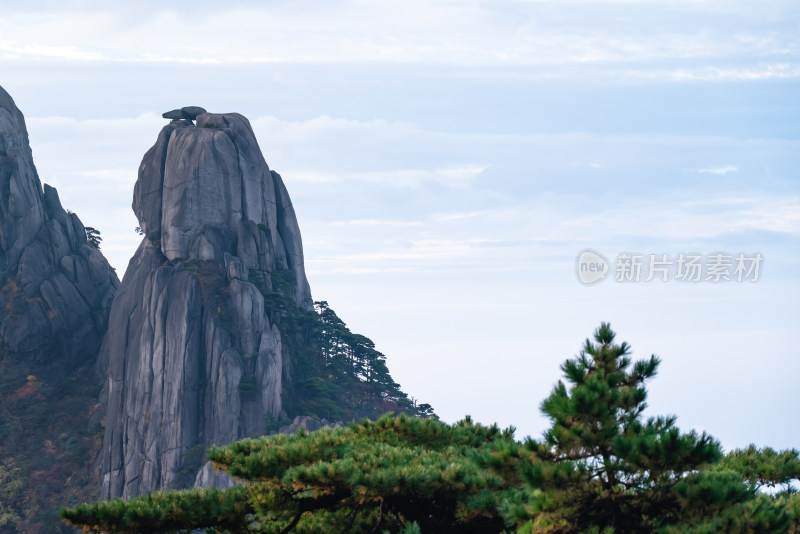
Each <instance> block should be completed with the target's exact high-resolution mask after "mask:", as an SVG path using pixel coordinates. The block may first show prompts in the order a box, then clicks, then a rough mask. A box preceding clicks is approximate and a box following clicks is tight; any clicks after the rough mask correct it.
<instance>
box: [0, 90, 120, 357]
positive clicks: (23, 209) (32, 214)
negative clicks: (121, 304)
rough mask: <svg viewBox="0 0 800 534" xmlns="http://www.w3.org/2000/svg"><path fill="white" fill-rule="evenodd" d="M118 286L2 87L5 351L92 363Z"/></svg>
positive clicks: (0, 274)
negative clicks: (37, 163) (37, 159)
mask: <svg viewBox="0 0 800 534" xmlns="http://www.w3.org/2000/svg"><path fill="white" fill-rule="evenodd" d="M118 284H119V281H118V279H117V275H116V273H115V272H114V270H113V269H112V268H111V267H110V266H109V264H108V262H107V261H106V259H105V258H104V257H103V255H102V254H101V253H100V251H99V250H98V249H97V248H95V247H93V246H92V245H91V244H90V243H88V242H87V240H86V230H85V228H84V226H83V224H82V223H81V221H80V219H79V218H78V216H77V215H76V214H74V213H70V212H68V211H66V210H64V208H63V207H62V206H61V202H60V200H59V198H58V192H57V191H56V190H55V189H54V188H52V187H50V186H48V185H46V184H45V186H44V189H43V188H42V185H41V182H40V181H39V176H38V174H37V172H36V167H34V164H33V157H32V154H31V149H30V146H29V144H28V132H27V129H26V127H25V119H24V118H23V116H22V113H21V112H20V111H19V109H17V107H16V105H15V104H14V101H13V100H12V98H11V96H9V94H8V93H7V92H6V91H5V90H4V89H3V88H2V87H0V357H3V356H9V357H12V358H15V359H21V360H27V361H30V362H32V363H35V364H53V363H58V364H59V365H62V364H63V365H66V366H67V368H69V367H74V366H78V365H81V364H85V363H87V362H91V361H92V360H93V359H94V358H95V357H96V355H97V351H98V349H99V347H100V343H101V340H102V338H103V335H104V334H105V332H106V329H107V326H108V317H109V312H110V309H111V303H112V300H113V298H114V294H115V292H116V289H117V286H118Z"/></svg>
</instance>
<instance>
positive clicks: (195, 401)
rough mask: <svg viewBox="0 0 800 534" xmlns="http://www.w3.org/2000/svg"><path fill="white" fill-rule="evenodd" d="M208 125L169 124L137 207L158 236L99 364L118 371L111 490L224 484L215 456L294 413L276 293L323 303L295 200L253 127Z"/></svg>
mask: <svg viewBox="0 0 800 534" xmlns="http://www.w3.org/2000/svg"><path fill="white" fill-rule="evenodd" d="M185 109H188V108H184V110H185ZM192 109H197V108H192ZM200 111H202V110H200ZM174 113H177V114H178V115H179V114H180V112H179V110H176V112H174ZM170 116H176V115H170ZM190 117H191V118H195V114H194V113H193V114H192V115H191V116H190ZM196 120H197V123H196V124H194V123H193V122H192V120H187V119H176V120H173V121H172V122H171V123H170V124H168V125H167V126H165V127H164V128H163V129H162V131H161V133H160V134H159V136H158V139H157V141H156V144H155V145H154V146H153V147H152V148H151V149H150V150H149V151H148V152H147V153H146V154H145V156H144V159H143V161H142V164H141V166H140V168H139V178H138V181H137V183H136V187H135V190H134V200H133V209H134V211H135V213H136V215H137V217H138V218H139V223H140V225H141V228H142V230H143V232H144V234H145V238H144V240H143V241H142V243H141V245H140V246H139V249H138V250H137V252H136V254H135V256H134V257H133V259H132V260H131V261H130V264H129V266H128V270H127V271H126V273H125V277H124V279H123V281H122V284H121V285H120V287H119V291H118V293H117V297H116V299H115V300H114V304H113V307H112V310H111V318H110V327H109V333H108V336H107V337H106V339H105V341H104V343H103V348H102V350H101V357H100V359H99V364H98V365H99V370H100V372H101V373H103V374H104V375H107V376H108V381H107V383H106V386H105V390H104V398H105V399H106V400H107V414H106V430H105V437H104V442H103V449H102V453H101V456H100V459H99V463H100V470H101V476H102V490H101V493H102V496H103V497H116V496H122V497H130V496H133V495H137V494H140V493H142V492H145V491H148V490H154V489H157V488H164V489H167V488H178V487H186V486H190V485H192V484H193V483H194V482H195V480H197V482H198V483H202V484H215V483H219V481H218V480H214V476H213V474H212V473H211V472H210V470H209V468H208V466H205V467H204V468H203V469H200V467H201V462H200V459H201V458H202V452H203V451H204V450H205V449H207V448H208V447H209V446H211V445H213V444H217V445H222V444H226V443H229V442H231V441H233V440H236V439H241V438H243V437H247V436H253V435H259V434H263V433H264V429H265V426H266V423H267V421H268V420H269V419H270V418H275V417H277V416H278V415H279V414H280V413H281V409H282V407H281V389H282V384H283V381H284V380H285V377H286V375H287V373H288V371H289V369H290V362H289V361H288V357H287V353H286V350H285V345H286V342H285V340H283V339H281V333H280V331H279V329H278V326H277V323H278V322H279V321H280V318H279V317H275V316H274V315H273V316H272V317H270V315H269V314H268V312H267V311H265V295H270V294H272V292H274V291H283V292H284V293H285V296H288V297H291V299H292V300H293V301H294V302H295V303H296V304H297V305H298V306H301V307H304V308H307V309H311V307H312V301H311V294H310V290H309V286H308V282H307V281H306V277H305V272H304V267H303V249H302V243H301V240H300V231H299V228H298V225H297V220H296V218H295V214H294V210H293V208H292V204H291V201H290V200H289V196H288V194H287V192H286V188H285V187H284V184H283V181H282V180H281V177H280V176H279V175H278V174H277V173H275V172H272V171H270V169H269V167H268V166H267V163H266V162H265V161H264V157H263V156H262V154H261V152H260V150H259V148H258V144H257V142H256V139H255V136H254V134H253V131H252V129H251V127H250V124H249V122H248V121H247V119H246V118H244V117H243V116H241V115H239V114H235V113H232V114H224V115H223V114H212V113H201V114H199V115H197V116H196ZM278 280H280V281H282V282H281V284H278V283H277V281H278ZM286 280H290V281H292V280H293V282H292V283H289V284H287V283H285V281H286ZM279 285H280V287H279Z"/></svg>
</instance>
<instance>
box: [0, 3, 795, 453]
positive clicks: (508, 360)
mask: <svg viewBox="0 0 800 534" xmlns="http://www.w3.org/2000/svg"><path fill="white" fill-rule="evenodd" d="M16 4H18V5H15V3H14V2H11V3H9V2H4V3H3V5H2V7H0V85H2V86H3V87H4V88H5V89H6V90H7V91H8V92H9V93H10V94H11V95H12V96H13V97H14V99H15V100H16V102H17V104H18V106H19V107H20V108H21V109H22V111H23V113H24V114H25V116H26V119H27V121H28V129H29V131H30V136H31V143H32V146H33V152H34V160H35V162H36V164H37V167H38V169H39V174H40V176H41V178H42V180H43V181H45V182H47V183H50V184H52V185H54V186H56V187H57V188H58V189H59V193H60V195H61V198H62V202H63V204H64V205H65V207H68V208H70V209H72V210H74V211H75V212H77V213H78V214H79V215H80V217H81V219H82V220H83V221H84V223H85V224H87V225H90V226H96V227H98V228H99V229H100V230H101V231H102V232H103V237H104V246H103V251H104V252H105V253H106V255H107V256H108V257H109V259H110V261H111V262H112V264H113V265H114V266H115V267H117V269H118V272H119V273H120V274H121V273H122V272H123V271H124V268H125V265H126V264H127V260H128V258H129V257H130V255H131V254H132V253H133V250H134V249H135V247H136V245H137V242H138V239H139V238H138V236H136V235H135V234H134V232H133V227H134V226H136V224H137V223H136V220H135V218H134V216H133V214H132V213H131V210H130V207H129V206H130V201H131V195H132V189H133V183H134V181H135V178H136V169H137V167H138V164H139V161H140V160H141V157H142V155H143V154H144V152H145V151H146V150H147V148H149V146H151V145H152V144H153V142H154V141H155V138H156V135H157V133H158V130H159V129H160V128H161V126H162V125H163V124H164V123H165V121H164V119H161V117H160V114H161V113H162V112H163V111H167V110H169V109H173V108H175V107H180V106H185V105H201V106H203V107H205V108H206V109H208V110H209V111H215V112H227V111H238V112H240V113H242V114H244V115H245V116H247V117H249V118H250V120H251V122H252V124H253V127H254V129H255V131H256V135H257V137H258V139H259V143H260V145H261V148H262V151H263V152H264V154H265V157H266V159H267V162H268V163H269V165H270V167H271V168H273V169H274V170H276V171H278V172H279V173H281V174H282V176H283V177H284V179H285V181H286V183H287V187H288V188H289V192H290V194H291V196H292V199H293V202H294V204H295V208H296V211H297V213H298V217H299V219H300V227H301V231H302V233H303V239H304V244H305V253H306V266H307V269H308V272H309V281H310V283H311V289H312V293H313V295H314V297H315V298H316V299H324V300H327V301H329V303H330V304H331V306H332V307H333V308H334V309H336V310H337V312H338V313H339V315H340V316H341V317H342V318H343V319H344V320H345V321H346V322H348V324H349V325H350V326H351V328H352V329H353V330H354V331H357V332H360V333H363V334H365V335H367V336H369V337H371V338H372V339H373V340H374V341H375V342H376V344H377V346H378V348H379V349H380V350H382V351H383V352H384V353H385V354H386V355H387V357H388V362H389V367H390V369H391V371H392V373H393V375H394V376H395V378H396V379H397V380H398V381H399V382H400V383H401V384H402V385H403V387H404V389H405V390H406V391H407V392H408V393H409V394H411V395H413V396H414V397H416V398H418V399H420V400H421V401H423V402H430V403H431V404H433V406H434V408H435V409H436V410H437V412H438V413H439V414H440V415H441V416H442V417H443V418H444V419H445V420H448V421H455V420H457V419H459V418H461V417H463V416H464V415H465V414H471V415H473V416H474V417H475V418H476V419H478V420H479V421H482V422H485V423H491V422H498V423H499V424H501V425H502V426H506V425H514V426H516V427H517V428H518V436H519V437H523V436H524V435H538V434H539V433H540V432H541V431H542V430H543V429H544V428H545V427H546V424H547V423H546V422H545V421H544V420H543V419H542V418H541V416H540V415H539V413H538V404H539V402H540V401H541V400H542V399H543V398H544V397H545V396H546V395H547V394H548V393H549V391H550V389H551V387H552V385H553V383H554V382H555V381H556V380H557V379H559V378H560V371H559V369H558V366H559V364H560V363H561V362H562V361H563V360H564V359H565V358H567V357H569V356H572V355H573V354H574V353H575V352H576V351H577V350H578V349H579V347H580V345H581V342H582V340H583V339H584V338H586V337H587V336H589V335H591V333H592V331H593V330H594V328H595V327H596V326H597V325H598V324H599V323H600V322H601V321H610V322H611V323H612V326H613V327H614V328H615V330H617V332H618V335H619V338H620V339H624V340H627V341H629V342H631V344H632V345H633V348H634V352H635V356H638V357H647V356H649V355H650V354H651V353H656V354H658V355H659V356H661V357H662V359H663V360H664V363H663V364H662V367H661V372H660V374H659V377H657V378H656V379H655V380H654V381H653V382H652V383H651V384H650V391H651V397H650V404H651V407H652V410H651V413H653V414H664V413H674V414H676V415H677V416H678V423H679V425H680V426H681V427H682V428H685V429H690V428H699V429H704V430H707V431H708V432H710V433H711V434H713V435H715V436H717V437H718V438H720V439H721V440H722V442H723V444H724V445H725V446H726V447H728V448H731V447H737V446H744V445H746V444H747V443H749V442H751V441H752V442H756V443H757V444H760V445H771V446H774V447H794V446H798V445H800V429H798V425H797V422H798V418H797V416H796V408H795V404H796V394H795V391H796V389H797V379H798V376H800V364H799V363H798V357H797V356H798V355H797V350H796V345H797V343H796V339H797V337H798V334H800V307H799V306H798V304H797V301H798V297H800V284H798V277H797V273H798V271H800V178H798V171H797V169H798V167H799V166H800V165H798V164H800V157H799V156H798V154H800V150H799V149H800V129H798V119H800V99H798V97H797V95H798V94H800V4H797V2H794V1H791V0H784V1H779V0H776V1H762V2H758V3H754V2H750V1H731V0H724V1H723V0H719V1H715V0H707V1H705V0H671V1H663V2H662V1H657V0H654V1H635V0H627V1H625V0H618V1H604V0H600V1H598V0H592V1H589V0H583V1H580V0H577V1H565V0H559V1H548V0H528V1H458V0H426V1H416V0H406V1H404V2H399V1H381V2H378V1H366V0H362V1H350V2H336V1H333V2H321V1H302V2H296V1H293V2H268V3H264V2H236V1H233V2H222V3H220V2H199V3H198V2H192V3H188V2H171V3H169V4H168V6H167V7H165V6H164V5H163V2H149V1H147V2H138V3H136V4H135V7H125V8H120V7H116V6H115V5H112V4H108V3H103V2H93V1H86V2H72V3H70V7H69V9H66V8H64V7H63V6H62V4H63V3H62V2H25V3H24V4H23V3H22V2H19V3H16ZM131 6H134V4H131ZM586 248H592V249H595V250H597V251H600V252H602V253H603V254H605V255H606V256H607V257H608V258H609V259H611V260H613V259H614V258H615V257H616V255H617V254H620V253H623V252H640V253H642V254H670V255H672V256H676V255H678V254H680V253H700V254H712V253H716V252H727V253H730V254H733V255H736V254H738V253H747V254H751V253H756V252H758V253H761V254H762V255H763V257H764V264H763V266H762V272H761V279H760V280H759V281H758V282H757V283H747V282H745V283H723V284H712V283H709V282H702V283H698V284H686V283H681V282H679V281H676V280H671V281H669V282H666V283H661V282H651V283H647V284H646V283H639V284H620V283H616V282H614V281H613V280H605V281H604V282H601V283H600V284H598V285H595V286H592V287H585V286H583V285H581V284H580V283H579V282H578V280H577V278H576V276H575V258H576V256H577V254H578V253H579V252H580V251H581V250H583V249H586Z"/></svg>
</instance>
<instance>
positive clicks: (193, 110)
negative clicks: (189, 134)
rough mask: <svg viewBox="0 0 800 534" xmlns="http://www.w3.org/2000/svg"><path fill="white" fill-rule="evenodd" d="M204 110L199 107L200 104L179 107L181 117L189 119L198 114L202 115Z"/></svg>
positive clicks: (193, 118) (191, 119) (194, 117)
mask: <svg viewBox="0 0 800 534" xmlns="http://www.w3.org/2000/svg"><path fill="white" fill-rule="evenodd" d="M205 112H206V110H205V109H203V108H201V107H200V106H186V107H182V108H181V113H183V118H184V119H187V120H190V121H193V120H195V119H196V118H197V116H198V115H202V114H203V113H205Z"/></svg>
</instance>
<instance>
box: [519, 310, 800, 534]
mask: <svg viewBox="0 0 800 534" xmlns="http://www.w3.org/2000/svg"><path fill="white" fill-rule="evenodd" d="M614 337H615V334H614V332H613V331H612V330H611V327H610V325H609V324H607V323H603V324H601V326H600V327H599V328H598V329H597V330H596V331H595V334H594V342H592V341H590V340H588V339H587V340H586V343H585V344H584V347H583V349H582V350H581V352H580V354H579V355H578V356H577V357H575V358H573V359H569V360H567V361H566V362H565V363H564V364H563V365H562V366H561V369H562V371H563V372H564V375H565V379H566V381H567V383H568V384H569V385H566V384H565V383H564V382H561V381H559V382H558V384H557V385H556V386H555V388H554V389H553V391H552V393H551V394H550V396H549V397H547V398H546V399H545V400H544V401H543V402H542V404H541V410H542V412H543V413H544V414H545V415H546V416H547V417H548V418H549V419H550V420H551V421H552V426H551V427H550V429H549V430H547V431H546V432H545V434H544V437H543V439H542V440H541V441H535V440H528V441H527V442H526V443H525V449H526V450H527V451H528V452H529V456H528V458H527V460H526V461H525V462H524V463H523V465H522V471H523V476H524V479H525V481H526V482H527V484H528V490H527V491H525V492H524V493H523V494H522V495H521V496H518V497H517V499H516V500H515V501H513V502H510V503H509V504H508V506H507V514H508V519H509V520H510V521H512V522H515V523H520V524H522V528H521V529H520V531H521V532H536V533H550V532H552V533H556V532H557V533H572V532H574V533H578V532H614V533H617V534H621V533H629V532H630V533H635V532H654V531H658V530H659V529H664V531H665V532H726V531H727V532H732V531H746V530H747V529H748V528H755V529H756V530H759V531H763V532H780V531H782V529H783V528H785V527H786V526H787V525H788V524H789V521H790V520H791V515H790V514H788V513H787V512H786V509H785V506H783V505H782V504H780V503H777V502H775V501H774V500H770V499H769V498H767V497H766V496H761V497H763V498H761V497H759V496H757V494H756V491H755V488H754V487H753V485H751V484H748V483H747V482H746V481H744V480H743V478H742V476H741V475H739V474H737V473H734V472H732V471H730V470H725V469H720V470H707V469H705V468H707V467H709V466H711V465H712V464H714V463H716V462H718V461H719V460H720V458H721V457H722V452H721V449H720V445H719V443H718V442H717V441H716V440H714V439H713V438H712V437H710V436H708V435H707V434H705V433H703V434H700V435H698V434H697V433H696V432H694V431H692V432H690V433H688V434H682V433H680V431H679V430H678V428H677V427H676V426H675V417H651V418H648V419H647V420H643V417H642V413H643V411H644V409H645V407H646V403H645V400H646V398H647V391H646V389H645V387H644V383H645V381H646V380H648V379H649V378H652V377H653V376H655V374H656V371H657V369H658V366H659V364H660V360H659V359H658V358H657V357H656V356H651V357H650V358H649V359H647V360H641V361H637V362H636V363H634V364H633V365H631V363H632V362H631V358H630V357H629V351H630V347H629V346H628V345H627V344H626V343H621V344H619V345H617V344H614Z"/></svg>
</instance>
